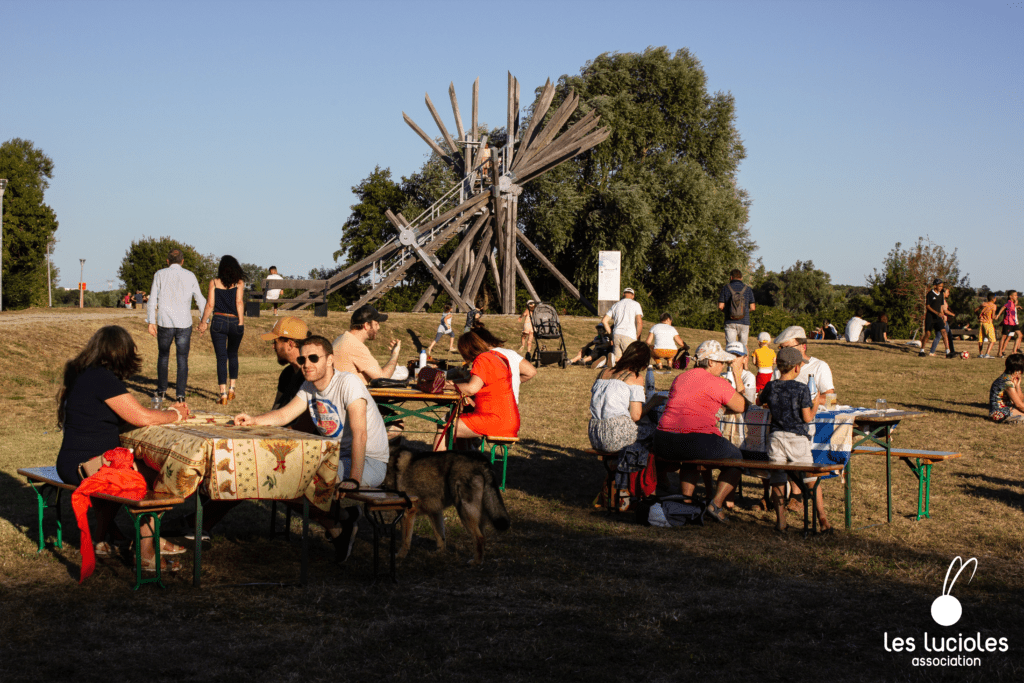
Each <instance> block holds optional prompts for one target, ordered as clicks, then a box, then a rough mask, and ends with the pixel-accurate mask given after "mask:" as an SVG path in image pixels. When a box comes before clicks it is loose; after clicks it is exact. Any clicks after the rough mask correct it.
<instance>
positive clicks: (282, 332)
mask: <svg viewBox="0 0 1024 683" xmlns="http://www.w3.org/2000/svg"><path fill="white" fill-rule="evenodd" d="M308 336H309V328H307V327H306V323H304V322H302V321H301V320H299V319H298V318H296V317H293V316H288V317H287V318H281V319H280V320H278V321H277V324H276V325H274V329H272V330H271V331H270V332H268V333H267V334H262V335H260V339H262V340H263V341H269V342H272V343H273V347H274V353H276V354H277V363H278V365H283V366H284V369H283V370H281V376H280V377H278V380H277V394H275V395H274V405H272V406H271V407H270V409H271V410H277V409H278V408H280V407H281V406H284V405H288V403H290V402H291V400H292V399H293V398H295V394H297V393H299V389H301V388H302V383H303V382H305V381H306V378H305V377H304V376H303V374H302V367H301V366H300V365H299V362H298V360H297V358H298V357H299V347H301V346H302V341H303V340H304V339H305V338H306V337H308ZM285 426H286V427H290V428H291V429H298V430H299V431H303V432H316V429H315V427H314V425H313V422H312V420H310V419H309V417H308V416H307V415H306V413H303V414H302V415H300V416H299V417H298V418H296V419H295V420H292V421H291V422H290V423H288V424H287V425H285Z"/></svg>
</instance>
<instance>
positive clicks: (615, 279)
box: [597, 251, 622, 301]
mask: <svg viewBox="0 0 1024 683" xmlns="http://www.w3.org/2000/svg"><path fill="white" fill-rule="evenodd" d="M621 264H622V252H619V251H600V252H598V254H597V298H598V300H599V301H618V300H619V298H620V297H621V295H622V290H621V289H619V287H620V286H621V284H622V271H621Z"/></svg>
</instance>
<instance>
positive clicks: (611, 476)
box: [583, 448, 624, 512]
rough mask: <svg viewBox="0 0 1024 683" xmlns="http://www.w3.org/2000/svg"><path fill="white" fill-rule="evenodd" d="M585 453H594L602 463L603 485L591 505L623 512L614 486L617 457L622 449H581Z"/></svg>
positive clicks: (620, 454) (617, 465)
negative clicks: (603, 471)
mask: <svg viewBox="0 0 1024 683" xmlns="http://www.w3.org/2000/svg"><path fill="white" fill-rule="evenodd" d="M583 452H584V453H586V454H587V455H596V456H597V458H598V460H600V461H601V462H602V463H603V464H604V470H605V473H604V485H603V486H602V487H601V491H600V492H599V493H598V494H597V496H596V497H595V498H594V502H593V503H591V505H592V506H593V507H595V508H603V509H605V510H607V511H608V512H623V511H624V510H622V509H621V500H620V497H619V491H618V489H616V488H615V471H616V470H617V469H618V467H619V458H620V457H621V456H622V451H611V452H610V451H599V450H597V449H596V448H588V449H586V450H585V451H583Z"/></svg>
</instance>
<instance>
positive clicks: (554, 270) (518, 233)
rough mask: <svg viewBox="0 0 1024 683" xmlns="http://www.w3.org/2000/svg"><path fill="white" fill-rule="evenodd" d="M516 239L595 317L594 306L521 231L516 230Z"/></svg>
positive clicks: (595, 310)
mask: <svg viewBox="0 0 1024 683" xmlns="http://www.w3.org/2000/svg"><path fill="white" fill-rule="evenodd" d="M516 239H518V240H519V241H520V242H522V243H523V246H524V247H526V249H527V250H528V251H529V252H530V253H531V254H533V255H534V257H536V259H537V260H538V261H540V262H541V264H542V265H543V266H544V267H545V268H547V269H548V270H549V271H550V272H551V274H552V275H554V276H555V279H556V280H558V282H559V284H561V285H562V287H564V288H565V290H566V291H567V292H569V293H570V294H572V295H573V296H574V297H576V299H577V300H578V301H579V302H580V303H581V304H583V305H584V306H586V307H587V308H588V309H590V312H591V313H593V314H594V315H597V309H596V308H595V307H594V304H592V303H590V300H589V299H587V298H586V297H585V296H583V295H582V294H580V290H578V289H576V286H575V285H573V284H572V283H571V282H569V279H568V278H566V277H565V276H564V275H562V273H561V272H560V271H559V270H558V268H555V264H553V263H552V262H551V261H549V260H548V259H547V257H546V256H544V254H542V253H541V251H540V249H538V248H537V246H536V245H535V244H534V243H533V242H531V241H530V240H529V239H528V238H527V237H526V235H524V234H523V233H522V232H521V231H519V230H516Z"/></svg>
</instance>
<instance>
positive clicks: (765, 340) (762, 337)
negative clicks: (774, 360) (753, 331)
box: [757, 332, 772, 344]
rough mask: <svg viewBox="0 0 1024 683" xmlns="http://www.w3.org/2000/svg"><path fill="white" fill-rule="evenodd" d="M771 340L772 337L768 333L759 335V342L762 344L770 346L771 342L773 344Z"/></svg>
mask: <svg viewBox="0 0 1024 683" xmlns="http://www.w3.org/2000/svg"><path fill="white" fill-rule="evenodd" d="M771 340H772V335H770V334H768V333H767V332H762V333H761V334H759V335H757V341H759V342H761V343H762V344H768V343H769V342H771Z"/></svg>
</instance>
